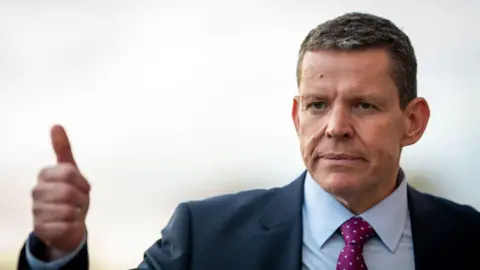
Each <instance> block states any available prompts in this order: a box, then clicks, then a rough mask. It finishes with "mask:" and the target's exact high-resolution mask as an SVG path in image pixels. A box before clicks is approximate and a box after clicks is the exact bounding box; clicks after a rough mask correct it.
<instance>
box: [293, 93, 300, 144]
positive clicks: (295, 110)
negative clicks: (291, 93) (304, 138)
mask: <svg viewBox="0 0 480 270" xmlns="http://www.w3.org/2000/svg"><path fill="white" fill-rule="evenodd" d="M299 113H300V98H299V97H298V96H296V97H294V98H293V105H292V120H293V125H294V126H295V130H296V131H297V135H298V131H299V127H300V121H299V118H298V115H299Z"/></svg>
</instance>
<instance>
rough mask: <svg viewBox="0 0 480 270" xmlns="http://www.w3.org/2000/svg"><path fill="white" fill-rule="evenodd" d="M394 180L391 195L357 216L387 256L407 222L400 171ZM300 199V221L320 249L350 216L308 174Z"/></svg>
mask: <svg viewBox="0 0 480 270" xmlns="http://www.w3.org/2000/svg"><path fill="white" fill-rule="evenodd" d="M398 179H399V182H400V184H399V186H398V187H397V188H396V189H395V191H394V192H393V193H391V194H390V195H389V196H388V197H386V198H385V199H383V200H382V201H381V202H379V203H378V204H376V205H375V206H373V207H372V208H370V209H368V210H367V211H365V212H364V213H363V214H361V215H359V216H361V217H362V218H363V219H365V220H366V221H367V222H368V223H369V224H370V225H371V226H372V227H373V228H374V229H375V232H376V233H377V235H378V237H380V239H381V240H382V242H383V243H384V244H385V245H386V246H387V247H388V249H389V250H390V252H394V251H395V249H396V247H397V245H398V243H399V241H400V238H401V236H402V233H403V230H404V228H405V226H406V223H407V218H408V202H407V181H406V178H405V174H404V172H403V170H402V169H400V172H399V175H398ZM304 196H305V200H304V216H305V217H304V220H305V221H306V222H307V224H306V225H307V226H309V227H310V231H311V232H312V237H313V238H314V240H315V241H316V242H317V244H318V245H319V246H320V248H322V247H323V246H324V244H325V243H326V242H327V240H328V239H329V238H330V237H331V236H332V235H333V234H334V233H335V232H336V230H337V229H338V227H340V225H342V224H343V223H344V222H345V221H347V220H348V219H350V218H351V217H353V216H354V214H353V213H351V212H350V211H349V210H348V209H347V208H346V207H345V206H343V205H342V204H341V203H340V202H339V201H337V200H336V199H335V198H334V197H333V196H332V195H331V194H329V193H327V192H326V191H325V190H323V189H322V188H321V187H320V186H319V185H318V184H317V182H315V180H313V178H312V176H311V175H310V174H309V173H307V175H306V178H305V186H304Z"/></svg>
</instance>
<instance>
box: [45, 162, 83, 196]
mask: <svg viewBox="0 0 480 270" xmlns="http://www.w3.org/2000/svg"><path fill="white" fill-rule="evenodd" d="M38 180H39V182H61V183H68V184H71V185H74V186H75V187H77V188H78V189H80V190H81V191H83V192H84V193H87V194H88V192H90V184H89V183H88V181H87V179H85V177H83V176H82V174H81V173H80V172H79V171H78V169H77V168H76V167H75V166H73V165H72V164H69V163H62V164H59V165H56V166H53V167H46V168H43V169H42V170H41V171H40V173H39V175H38Z"/></svg>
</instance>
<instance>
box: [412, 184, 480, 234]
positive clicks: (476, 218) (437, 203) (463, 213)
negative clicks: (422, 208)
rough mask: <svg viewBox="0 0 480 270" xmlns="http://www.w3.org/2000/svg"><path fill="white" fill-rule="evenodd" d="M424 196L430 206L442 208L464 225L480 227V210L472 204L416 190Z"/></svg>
mask: <svg viewBox="0 0 480 270" xmlns="http://www.w3.org/2000/svg"><path fill="white" fill-rule="evenodd" d="M415 192H418V193H419V194H421V195H422V196H424V197H425V198H426V199H427V201H428V202H429V204H430V207H432V208H434V209H437V210H440V211H441V213H443V214H445V215H447V216H449V217H451V218H455V219H457V220H458V221H461V223H463V224H464V225H473V226H476V227H477V228H478V227H480V212H479V211H478V210H477V209H475V208H474V207H473V206H471V205H467V204H461V203H458V202H455V201H453V200H449V199H446V198H443V197H440V196H436V195H432V194H428V193H423V192H420V191H418V190H415Z"/></svg>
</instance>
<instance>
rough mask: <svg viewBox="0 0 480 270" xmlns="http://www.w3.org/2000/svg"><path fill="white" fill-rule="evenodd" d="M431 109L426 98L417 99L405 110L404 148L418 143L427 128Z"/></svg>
mask: <svg viewBox="0 0 480 270" xmlns="http://www.w3.org/2000/svg"><path fill="white" fill-rule="evenodd" d="M429 119H430V108H429V106H428V103H427V101H426V100H425V99H424V98H416V99H414V100H412V101H410V103H409V104H408V106H407V107H406V108H405V110H404V123H405V129H404V134H403V139H402V142H401V145H402V147H403V146H408V145H412V144H415V143H417V142H418V141H419V140H420V138H421V137H422V135H423V133H424V132H425V129H426V128H427V124H428V120H429Z"/></svg>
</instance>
